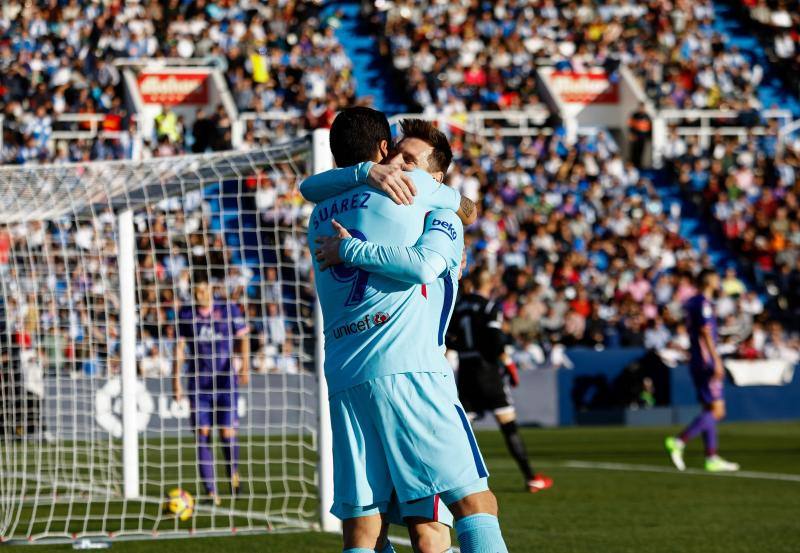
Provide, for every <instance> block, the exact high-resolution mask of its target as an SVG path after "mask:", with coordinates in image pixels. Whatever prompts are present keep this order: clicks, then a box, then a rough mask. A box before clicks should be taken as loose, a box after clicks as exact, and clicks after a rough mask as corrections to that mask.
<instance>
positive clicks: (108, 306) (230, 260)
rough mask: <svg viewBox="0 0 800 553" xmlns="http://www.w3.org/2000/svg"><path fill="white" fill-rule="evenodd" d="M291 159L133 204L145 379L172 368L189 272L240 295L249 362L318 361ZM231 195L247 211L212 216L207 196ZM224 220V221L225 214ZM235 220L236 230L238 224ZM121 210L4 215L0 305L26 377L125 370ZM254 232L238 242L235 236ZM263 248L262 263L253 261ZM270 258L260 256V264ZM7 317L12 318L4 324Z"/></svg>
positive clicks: (288, 369)
mask: <svg viewBox="0 0 800 553" xmlns="http://www.w3.org/2000/svg"><path fill="white" fill-rule="evenodd" d="M297 178H298V176H297V174H296V173H295V172H294V170H293V167H291V165H290V164H289V163H278V164H276V165H275V166H274V167H273V168H272V170H271V172H269V173H267V172H265V171H263V170H262V171H260V172H258V173H256V174H253V175H251V176H250V177H246V178H244V179H242V180H241V181H231V182H228V183H226V188H224V189H223V190H222V191H221V192H219V193H218V194H215V193H214V192H213V190H212V191H207V192H206V193H205V194H203V193H201V192H200V191H196V192H189V193H186V194H184V195H182V197H181V199H177V198H174V199H171V200H169V201H163V202H160V203H159V204H157V205H153V206H150V207H148V208H147V209H145V210H140V211H138V212H137V213H136V214H135V225H136V236H137V242H136V252H137V275H136V276H137V295H138V297H137V302H138V305H139V312H138V339H137V351H136V356H137V363H138V367H139V371H140V374H142V375H143V376H145V377H165V376H167V375H170V374H171V373H172V370H173V356H174V348H175V343H176V337H177V321H176V314H177V312H178V310H179V308H180V305H182V304H185V303H187V302H188V303H191V302H193V301H194V300H193V297H192V279H193V275H195V274H198V273H199V274H203V275H205V276H206V277H207V278H209V280H210V281H211V282H212V283H213V285H214V287H215V292H216V295H217V297H218V298H227V299H229V300H230V301H233V302H235V303H237V304H238V305H239V306H240V308H241V309H242V311H243V312H244V313H246V315H247V317H246V319H247V322H248V324H249V326H250V330H251V334H250V337H251V352H252V353H251V355H252V364H251V366H252V367H253V370H255V371H258V372H282V373H297V372H299V371H301V370H313V363H312V362H311V359H312V358H311V353H312V351H313V344H312V343H311V340H310V339H306V338H307V337H308V336H312V335H313V331H312V330H311V319H312V312H311V306H312V305H313V295H312V288H311V287H312V284H311V280H312V279H311V272H310V268H311V263H310V257H309V253H308V252H307V251H306V249H305V248H303V247H302V245H301V244H300V243H299V242H298V241H297V240H296V238H295V236H294V235H295V233H293V232H292V230H291V229H292V227H293V226H300V225H303V224H304V221H305V218H306V217H307V215H308V209H307V208H305V207H304V206H303V204H302V202H301V201H300V199H299V194H298V193H297V191H296V188H297V187H296V181H297ZM228 193H235V194H236V196H235V197H236V198H237V201H239V202H241V206H242V209H241V212H240V217H239V218H237V221H236V222H235V223H231V222H230V221H229V222H228V223H227V225H228V226H225V227H222V228H221V227H220V225H215V224H212V223H213V220H214V218H215V217H216V218H218V219H219V220H220V221H221V218H220V216H219V214H218V213H217V214H215V213H214V210H213V209H212V208H211V202H214V201H219V202H224V201H225V200H226V198H225V195H226V194H228ZM220 224H224V222H220ZM230 225H234V226H235V227H236V228H233V227H231V226H230ZM115 229H116V217H115V216H114V214H113V213H112V212H111V211H110V210H105V211H103V210H100V211H98V212H97V213H96V217H95V218H93V219H77V220H73V219H64V220H63V221H60V222H57V223H55V222H54V223H50V224H45V223H40V222H34V223H20V224H13V225H0V278H2V280H3V282H5V283H6V284H5V285H4V292H3V298H4V300H5V301H4V303H3V304H0V307H2V309H1V310H2V312H3V313H4V314H5V316H4V318H3V323H4V329H5V331H6V333H7V334H6V335H5V336H4V337H3V340H2V346H3V348H6V347H8V346H9V344H15V347H16V346H18V347H19V350H20V358H19V359H18V360H17V362H18V363H21V364H22V365H23V367H22V368H23V372H22V374H23V375H24V376H25V378H28V379H29V378H30V375H32V374H37V373H39V372H42V371H43V372H46V373H49V374H64V375H72V376H80V375H87V376H93V375H97V376H105V375H107V374H116V373H118V371H119V368H120V367H119V362H120V361H119V355H120V342H119V340H120V334H119V333H120V330H119V315H118V313H119V307H120V305H119V293H118V290H119V280H118V269H117V242H116V239H117V235H116V231H115ZM232 234H235V235H236V236H245V235H248V236H249V237H250V240H251V242H250V243H249V244H243V245H234V243H233V242H231V240H230V238H231V235H232ZM253 251H257V252H258V253H257V255H258V257H259V261H260V263H259V264H258V265H253V264H252V263H248V262H247V261H248V260H247V259H246V255H247V253H248V252H250V253H252V252H253ZM259 265H263V266H259ZM5 323H7V325H6V324H5Z"/></svg>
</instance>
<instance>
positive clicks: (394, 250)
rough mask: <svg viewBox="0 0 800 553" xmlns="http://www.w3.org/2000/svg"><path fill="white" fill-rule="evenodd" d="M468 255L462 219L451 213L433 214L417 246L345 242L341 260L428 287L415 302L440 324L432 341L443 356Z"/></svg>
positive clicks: (438, 211) (444, 210)
mask: <svg viewBox="0 0 800 553" xmlns="http://www.w3.org/2000/svg"><path fill="white" fill-rule="evenodd" d="M463 251H464V226H463V224H462V223H461V219H459V217H458V215H456V214H455V213H454V212H453V211H450V210H447V209H437V210H434V211H431V212H430V213H428V215H427V216H426V217H425V228H424V230H423V233H422V235H421V236H420V237H419V239H418V240H417V242H416V243H415V244H414V245H413V246H410V247H403V246H382V245H379V244H375V243H372V242H364V241H361V240H359V239H357V238H346V239H345V240H343V241H342V243H341V246H340V247H339V254H340V257H341V258H342V260H343V261H344V262H345V263H347V264H348V265H351V266H354V267H358V268H359V269H363V270H365V271H368V272H370V273H373V274H381V275H383V276H387V277H389V278H392V279H395V280H400V281H403V282H408V283H409V284H422V285H424V287H423V288H422V292H423V293H422V294H421V295H420V296H415V298H416V300H417V302H418V303H420V306H419V307H420V309H423V310H427V313H428V320H434V319H436V318H438V320H439V326H438V328H437V331H436V333H435V334H434V333H432V334H431V336H430V338H432V339H433V341H434V344H435V347H436V348H437V349H438V350H439V351H440V352H441V354H444V353H445V350H446V347H445V332H446V330H447V327H448V325H449V324H450V318H451V317H452V315H453V308H454V306H455V298H456V296H457V294H458V276H459V272H460V269H461V256H462V254H463ZM420 338H425V339H428V338H429V337H428V336H425V337H422V336H420Z"/></svg>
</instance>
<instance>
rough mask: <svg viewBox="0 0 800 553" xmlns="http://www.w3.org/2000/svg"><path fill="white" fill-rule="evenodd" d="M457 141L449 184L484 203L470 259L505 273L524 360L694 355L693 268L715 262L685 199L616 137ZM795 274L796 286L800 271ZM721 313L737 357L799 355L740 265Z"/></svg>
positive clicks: (500, 293)
mask: <svg viewBox="0 0 800 553" xmlns="http://www.w3.org/2000/svg"><path fill="white" fill-rule="evenodd" d="M453 142H454V145H455V152H456V160H455V164H454V165H455V166H454V168H453V169H452V171H451V173H450V174H449V175H448V179H449V182H450V183H451V184H452V185H453V186H455V187H456V188H458V189H459V190H460V191H461V192H462V193H463V194H465V195H467V196H469V197H473V198H477V199H479V200H480V202H481V205H482V210H481V215H480V217H479V221H478V223H477V224H476V225H474V226H473V227H471V228H470V229H468V231H467V233H466V242H467V250H468V260H469V264H468V267H475V266H479V265H485V266H487V267H488V268H489V269H490V270H491V271H492V272H493V273H494V274H495V276H496V279H497V285H496V290H497V299H498V301H500V302H501V304H502V309H503V313H504V314H505V317H506V319H507V322H508V330H509V331H510V333H511V334H512V335H513V337H514V338H515V340H516V342H517V344H518V346H520V347H519V350H518V352H517V357H518V359H517V360H518V363H519V364H520V365H521V366H522V367H535V366H542V365H556V366H559V365H567V364H568V363H569V362H568V360H566V359H565V358H564V356H563V347H564V346H571V345H586V346H590V347H596V348H606V347H614V346H644V347H646V348H648V349H652V350H656V351H660V352H662V353H663V354H664V356H665V357H667V358H668V359H670V360H671V361H672V362H674V361H677V360H680V359H682V358H684V356H685V353H686V350H687V348H688V334H687V331H686V327H685V324H684V316H683V303H684V302H685V301H686V300H687V299H688V298H689V297H690V296H691V295H692V294H693V293H695V288H694V286H693V275H696V274H697V273H698V272H699V271H700V270H701V269H702V268H706V267H712V266H713V263H712V261H711V259H710V258H709V256H708V255H706V254H704V253H702V252H699V251H697V250H696V249H694V248H693V247H692V245H691V244H690V243H689V242H688V241H686V240H685V239H683V238H682V237H681V236H680V235H679V233H678V229H679V226H680V215H681V214H680V209H679V206H678V205H670V206H668V205H665V204H664V203H663V202H662V200H661V199H660V197H659V195H658V193H657V192H656V190H655V188H654V185H653V183H652V182H650V180H649V179H648V178H647V176H646V175H643V174H642V173H640V171H639V170H638V169H636V168H635V167H634V166H633V165H632V164H631V163H630V162H625V161H623V159H622V157H621V156H620V153H619V152H618V151H617V147H616V145H615V143H614V142H613V140H611V139H610V138H609V137H608V136H606V135H605V134H603V133H600V134H598V135H596V136H594V137H582V138H581V139H580V140H579V141H578V143H577V144H576V145H575V146H573V147H567V145H566V144H565V142H564V139H563V137H562V135H561V134H560V133H558V132H556V133H555V134H553V135H552V136H547V135H546V134H541V135H539V136H537V137H533V138H523V139H521V140H519V139H517V140H515V139H503V138H501V137H499V136H495V137H492V138H488V139H484V138H476V137H474V136H472V137H466V136H454V137H453ZM789 196H790V198H793V196H792V195H791V194H790V195H789ZM789 201H790V202H794V200H793V199H792V200H789ZM795 204H796V202H795V203H793V204H792V205H794V206H795V209H796V205H795ZM777 209H778V208H777V206H776V207H775V211H777ZM784 219H785V218H784V217H780V218H779V219H778V220H779V221H783V220H784ZM795 223H796V219H795ZM795 230H796V229H795ZM793 236H795V237H797V233H796V232H795V233H794V235H793ZM792 255H793V254H792ZM795 263H796V261H795V260H794V259H793V260H792V265H791V267H795V266H796V265H795ZM790 274H791V275H792V276H791V278H793V279H795V280H792V281H791V282H792V283H794V286H795V288H794V290H795V291H796V290H797V289H798V288H797V284H796V279H797V277H798V272H797V271H796V270H795V271H794V272H791V271H790ZM787 282H789V281H788V280H787ZM718 315H719V317H720V320H721V326H720V334H721V340H722V344H721V346H720V349H721V351H722V352H724V354H726V355H734V356H746V357H748V358H757V357H783V356H787V355H788V356H789V357H790V358H793V357H792V354H791V352H792V351H793V350H792V348H794V351H795V352H796V351H797V346H798V345H800V342H798V336H797V335H796V332H797V328H796V324H792V323H791V320H790V319H789V318H787V316H789V312H786V311H784V310H783V306H782V305H781V304H778V303H769V304H766V305H765V303H764V301H763V300H762V299H761V297H760V296H759V295H758V294H757V293H756V292H755V291H754V290H750V289H748V288H747V286H746V285H745V283H744V281H743V280H742V279H741V278H740V277H739V276H738V275H737V274H736V271H735V269H734V268H729V269H727V271H726V272H725V274H724V279H723V293H722V296H721V298H720V300H719V304H718ZM793 316H794V317H795V319H793V320H794V321H795V322H796V320H797V319H796V316H797V315H796V314H795V315H793ZM784 329H787V330H789V331H791V332H792V333H795V334H790V333H789V332H787V331H786V330H784Z"/></svg>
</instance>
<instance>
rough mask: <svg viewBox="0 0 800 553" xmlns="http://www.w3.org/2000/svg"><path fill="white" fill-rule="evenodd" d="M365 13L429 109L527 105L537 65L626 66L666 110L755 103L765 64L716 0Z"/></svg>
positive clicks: (415, 3)
mask: <svg viewBox="0 0 800 553" xmlns="http://www.w3.org/2000/svg"><path fill="white" fill-rule="evenodd" d="M366 13H367V17H369V18H370V19H371V21H372V22H373V25H374V27H375V29H376V35H377V38H378V39H379V40H381V41H382V42H383V52H384V55H386V56H387V57H388V58H389V59H390V60H391V63H392V64H393V66H394V68H395V69H396V70H397V71H398V72H399V73H400V75H401V80H403V81H404V82H405V85H406V88H407V90H408V94H409V95H410V96H411V97H412V98H413V100H414V102H415V103H416V104H417V105H418V107H420V108H422V109H430V110H433V111H437V112H441V111H444V110H446V109H454V110H456V111H458V109H461V110H462V111H463V110H464V109H468V110H476V109H483V110H495V109H509V110H524V109H525V108H526V107H528V106H530V105H532V104H536V103H537V101H538V100H537V98H538V93H537V85H536V78H535V76H534V74H533V69H534V68H535V67H537V66H538V65H552V66H554V67H555V68H556V69H558V70H563V71H576V72H585V71H587V70H590V69H594V68H602V69H604V70H605V71H606V72H607V73H608V74H609V75H611V78H612V79H615V78H618V76H617V71H618V69H619V67H620V65H621V64H625V65H627V66H628V67H630V68H631V70H632V71H633V73H634V74H635V75H636V76H637V77H638V78H639V79H640V81H641V83H642V85H643V87H644V89H645V91H646V92H647V94H648V95H649V96H650V98H652V99H653V101H654V102H655V103H656V105H657V106H659V107H663V108H681V109H691V108H695V109H723V108H727V109H751V108H753V107H757V106H758V100H757V99H756V96H755V89H756V87H757V86H758V83H759V82H760V80H761V78H762V73H763V70H762V68H761V67H760V66H758V65H752V64H750V63H749V61H748V60H747V58H746V57H745V56H743V55H742V53H741V52H740V51H738V49H737V48H736V47H735V46H733V47H730V48H728V47H726V44H725V41H726V39H725V37H723V36H721V35H719V34H718V33H716V32H715V31H714V30H713V27H712V23H713V20H714V9H713V5H712V2H711V0H702V1H700V2H688V1H686V0H679V1H677V2H633V1H628V0H625V1H621V2H604V1H597V0H584V1H581V2H560V1H553V0H532V1H530V2H518V1H503V2H491V3H486V2H469V1H456V2H432V1H431V0H375V2H374V3H371V4H369V5H368V7H367V9H366ZM453 106H456V107H455V108H454V107H453Z"/></svg>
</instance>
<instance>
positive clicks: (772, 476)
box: [560, 461, 800, 482]
mask: <svg viewBox="0 0 800 553" xmlns="http://www.w3.org/2000/svg"><path fill="white" fill-rule="evenodd" d="M560 466H562V467H567V468H573V469H590V470H591V469H594V470H615V471H621V472H658V473H666V474H691V475H693V476H726V477H730V478H749V479H751V480H776V481H779V482H800V474H780V473H775V472H754V471H747V470H740V471H738V472H708V471H705V470H701V469H693V468H688V469H686V470H684V471H683V472H681V471H679V470H677V469H674V468H670V467H661V466H657V465H633V464H627V463H595V462H592V461H565V462H563V463H560Z"/></svg>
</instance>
